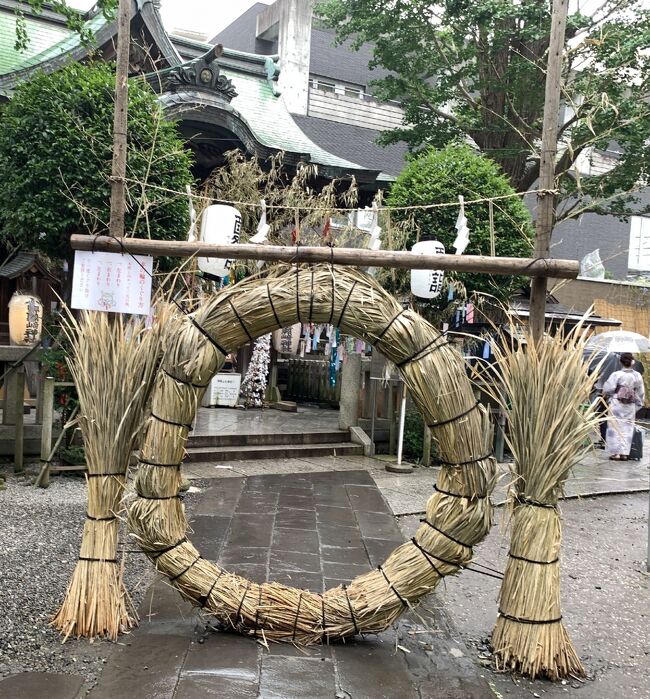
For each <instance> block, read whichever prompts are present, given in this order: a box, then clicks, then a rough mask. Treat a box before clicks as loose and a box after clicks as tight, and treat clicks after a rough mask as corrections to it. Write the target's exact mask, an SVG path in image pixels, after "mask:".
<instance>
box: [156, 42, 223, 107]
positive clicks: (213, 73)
mask: <svg viewBox="0 0 650 699" xmlns="http://www.w3.org/2000/svg"><path fill="white" fill-rule="evenodd" d="M221 55H223V46H222V45H221V44H217V45H216V46H213V47H212V48H211V49H210V50H209V51H207V52H206V53H204V54H203V55H202V56H199V57H198V58H195V59H193V60H191V61H188V62H187V63H183V65H180V66H176V67H175V68H172V69H171V70H170V71H169V72H168V73H167V75H166V76H165V78H166V80H165V85H164V89H165V91H168V92H176V91H178V90H184V89H187V88H188V87H191V88H195V89H197V88H198V89H199V90H204V91H205V90H209V91H210V92H216V93H218V95H219V96H220V97H222V98H223V99H225V100H226V102H230V101H231V100H232V99H233V98H234V97H237V91H236V90H235V86H234V85H233V83H232V80H230V79H229V78H227V77H226V76H225V75H222V74H221V72H220V70H219V64H218V62H217V59H218V58H219V57H220V56H221Z"/></svg>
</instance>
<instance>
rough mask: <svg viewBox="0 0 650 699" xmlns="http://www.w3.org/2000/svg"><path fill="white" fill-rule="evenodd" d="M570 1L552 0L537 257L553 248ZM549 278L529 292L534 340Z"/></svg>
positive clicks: (540, 323)
mask: <svg viewBox="0 0 650 699" xmlns="http://www.w3.org/2000/svg"><path fill="white" fill-rule="evenodd" d="M568 6H569V0H553V15H552V17H551V37H550V43H549V47H548V62H547V67H546V92H545V95H544V123H543V126H542V154H541V160H540V166H539V189H540V190H541V191H540V193H539V194H538V195H537V220H536V223H535V253H534V257H536V258H539V257H543V258H547V257H548V256H549V254H550V250H551V233H552V232H553V224H554V222H555V201H556V197H555V194H553V193H552V190H554V189H555V158H556V155H557V132H558V122H559V114H560V85H561V81H562V52H563V50H564V35H565V30H566V18H567V13H568ZM546 285H547V278H546V277H534V278H533V279H532V282H531V293H530V329H531V332H532V335H533V339H534V340H535V341H537V340H539V339H540V338H541V337H542V336H543V334H544V318H545V315H546Z"/></svg>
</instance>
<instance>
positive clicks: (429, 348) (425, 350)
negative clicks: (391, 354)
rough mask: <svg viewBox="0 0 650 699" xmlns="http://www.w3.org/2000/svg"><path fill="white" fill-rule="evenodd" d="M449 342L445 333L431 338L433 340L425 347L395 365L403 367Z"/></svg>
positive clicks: (399, 367)
mask: <svg viewBox="0 0 650 699" xmlns="http://www.w3.org/2000/svg"><path fill="white" fill-rule="evenodd" d="M441 338H442V342H440V339H441ZM448 344H449V343H448V342H447V338H446V337H445V336H444V335H438V337H436V338H434V339H433V340H431V342H429V343H427V344H426V345H425V346H424V347H422V348H421V349H419V350H418V351H417V352H414V353H413V354H412V355H411V356H410V357H407V358H406V359H403V360H402V361H401V362H398V363H397V364H395V366H396V367H397V368H398V369H401V368H402V367H403V366H406V365H407V364H410V363H411V362H415V361H418V360H419V359H422V358H423V357H426V356H427V355H428V354H431V352H435V351H436V350H439V349H440V348H441V347H445V346H446V345H448Z"/></svg>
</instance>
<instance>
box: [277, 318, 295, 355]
mask: <svg viewBox="0 0 650 699" xmlns="http://www.w3.org/2000/svg"><path fill="white" fill-rule="evenodd" d="M301 332H302V325H301V324H300V323H295V324H294V325H289V326H288V327H286V328H280V330H276V331H275V332H274V333H273V349H275V351H276V352H280V353H282V354H290V355H296V354H297V353H298V346H299V344H300V335H301Z"/></svg>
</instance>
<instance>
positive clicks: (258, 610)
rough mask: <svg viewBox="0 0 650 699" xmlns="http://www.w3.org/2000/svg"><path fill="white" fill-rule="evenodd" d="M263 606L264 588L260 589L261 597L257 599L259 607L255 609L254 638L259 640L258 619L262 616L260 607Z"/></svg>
mask: <svg viewBox="0 0 650 699" xmlns="http://www.w3.org/2000/svg"><path fill="white" fill-rule="evenodd" d="M261 606H262V586H261V585H260V587H259V595H258V597H257V607H256V609H255V622H254V624H253V638H257V632H258V631H259V629H260V625H259V623H258V619H259V616H260V607H261Z"/></svg>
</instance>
